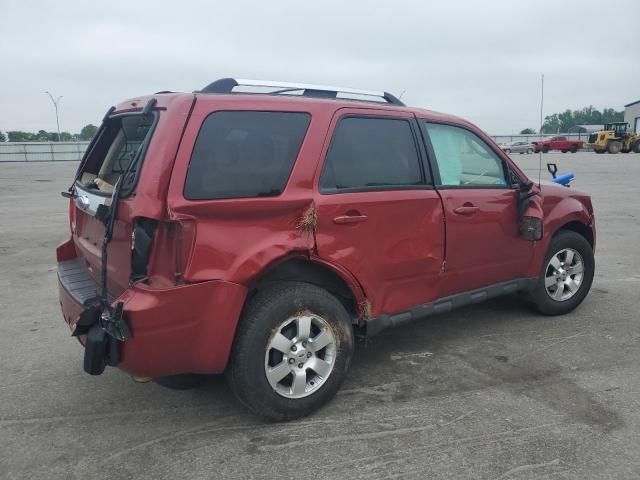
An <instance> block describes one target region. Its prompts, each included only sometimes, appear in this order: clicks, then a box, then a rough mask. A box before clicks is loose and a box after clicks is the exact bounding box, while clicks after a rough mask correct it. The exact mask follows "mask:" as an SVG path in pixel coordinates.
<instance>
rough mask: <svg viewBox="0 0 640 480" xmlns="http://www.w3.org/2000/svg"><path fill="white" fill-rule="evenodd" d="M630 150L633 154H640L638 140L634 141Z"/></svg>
mask: <svg viewBox="0 0 640 480" xmlns="http://www.w3.org/2000/svg"><path fill="white" fill-rule="evenodd" d="M631 150H633V153H640V140H636V141H635V142H633V146H632V147H631Z"/></svg>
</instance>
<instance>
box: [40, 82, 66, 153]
mask: <svg viewBox="0 0 640 480" xmlns="http://www.w3.org/2000/svg"><path fill="white" fill-rule="evenodd" d="M44 93H46V94H47V95H49V98H50V99H51V103H53V106H54V107H55V109H56V126H57V127H58V142H60V120H59V118H58V103H60V99H61V98H62V95H60V96H59V97H58V99H57V100H54V99H53V95H51V93H49V91H48V90H47V91H46V92H44Z"/></svg>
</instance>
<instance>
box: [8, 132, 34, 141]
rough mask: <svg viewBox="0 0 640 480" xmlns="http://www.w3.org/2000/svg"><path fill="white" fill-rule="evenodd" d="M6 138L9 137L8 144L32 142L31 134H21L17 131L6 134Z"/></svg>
mask: <svg viewBox="0 0 640 480" xmlns="http://www.w3.org/2000/svg"><path fill="white" fill-rule="evenodd" d="M7 136H8V137H9V141H10V142H32V141H34V138H33V137H34V135H33V133H29V132H21V131H19V130H13V131H11V132H7Z"/></svg>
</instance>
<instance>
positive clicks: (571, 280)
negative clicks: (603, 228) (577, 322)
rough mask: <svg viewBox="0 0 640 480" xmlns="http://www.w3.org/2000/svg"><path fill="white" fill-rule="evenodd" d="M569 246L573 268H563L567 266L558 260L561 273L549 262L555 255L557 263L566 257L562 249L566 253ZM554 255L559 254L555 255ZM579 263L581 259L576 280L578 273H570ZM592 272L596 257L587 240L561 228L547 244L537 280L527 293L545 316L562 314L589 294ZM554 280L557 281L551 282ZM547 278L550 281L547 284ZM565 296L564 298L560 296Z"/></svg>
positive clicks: (576, 270)
mask: <svg viewBox="0 0 640 480" xmlns="http://www.w3.org/2000/svg"><path fill="white" fill-rule="evenodd" d="M568 249H569V250H571V251H573V260H572V263H573V264H574V270H571V269H566V270H565V268H566V266H565V265H563V264H562V263H560V265H562V266H561V267H560V268H561V269H562V272H563V273H558V272H559V270H557V269H556V268H555V267H554V266H553V264H552V263H551V262H552V259H554V258H555V260H554V263H556V264H558V263H559V262H560V260H559V259H562V258H564V259H565V260H566V258H567V257H566V254H564V255H563V252H566V251H567V250H568ZM556 255H558V256H557V257H556ZM579 262H581V265H582V277H581V278H579V279H578V276H579V275H580V274H579V273H575V274H572V273H571V272H572V271H575V272H578V271H579V270H578V269H577V268H575V266H576V265H578V263H579ZM594 271H595V259H594V258H593V249H592V248H591V245H590V244H589V242H588V241H587V239H586V238H584V237H583V236H582V235H580V234H578V233H576V232H573V231H570V230H560V231H559V232H558V233H557V234H556V235H555V236H554V237H553V238H552V239H551V242H550V243H549V248H548V250H547V254H546V255H545V257H544V262H543V264H542V268H541V270H540V275H539V278H538V282H537V283H536V286H535V287H534V288H533V290H532V291H531V292H530V293H529V300H530V301H531V303H532V304H533V306H534V307H535V308H536V310H538V312H540V313H542V314H544V315H563V314H565V313H569V312H570V311H572V310H573V309H574V308H576V307H577V306H578V305H580V304H581V303H582V301H583V300H584V299H585V297H586V296H587V294H588V293H589V289H590V288H591V284H592V282H593V275H594ZM554 279H555V280H557V283H551V281H553V280H554ZM565 279H566V280H565ZM548 280H549V283H547V281H548ZM578 280H579V281H578ZM565 282H566V283H565ZM576 284H577V288H576V290H575V291H573V290H572V289H571V288H570V285H573V286H574V288H575V287H576ZM560 288H562V290H561V291H560V290H559V289H560ZM554 289H555V290H554ZM565 296H567V297H566V298H562V297H565Z"/></svg>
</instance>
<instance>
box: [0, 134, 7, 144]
mask: <svg viewBox="0 0 640 480" xmlns="http://www.w3.org/2000/svg"><path fill="white" fill-rule="evenodd" d="M6 141H7V136H6V135H5V134H4V133H2V132H0V142H6Z"/></svg>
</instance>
